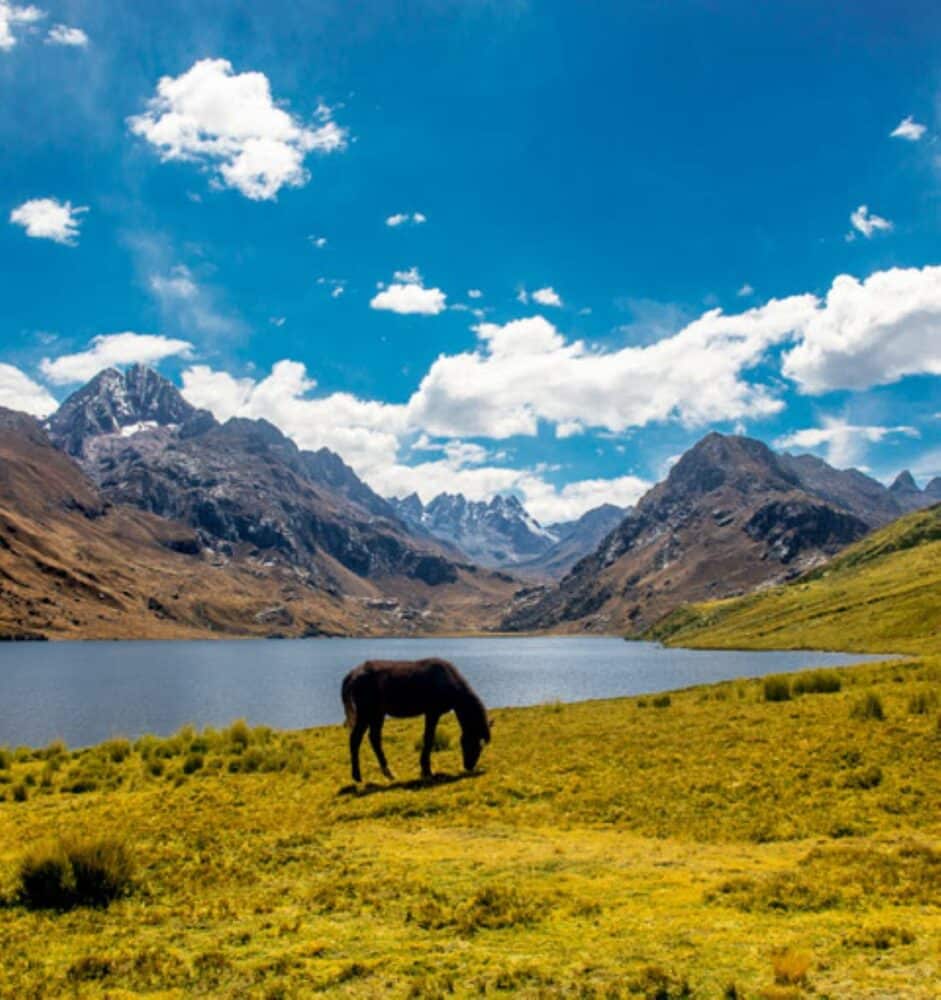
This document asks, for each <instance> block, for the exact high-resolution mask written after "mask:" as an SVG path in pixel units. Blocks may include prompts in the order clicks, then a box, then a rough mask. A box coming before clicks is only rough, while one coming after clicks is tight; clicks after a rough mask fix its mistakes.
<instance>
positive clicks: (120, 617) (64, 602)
mask: <svg viewBox="0 0 941 1000" xmlns="http://www.w3.org/2000/svg"><path fill="white" fill-rule="evenodd" d="M199 548H200V546H199V542H198V539H197V537H196V535H195V533H194V532H193V531H192V529H190V528H188V527H187V526H185V525H182V524H179V523H175V522H172V521H168V520H165V519H162V518H158V517H154V516H153V515H151V514H148V513H145V512H143V511H139V510H136V509H133V508H127V507H124V506H122V505H115V504H112V503H110V502H109V501H108V500H106V499H105V498H104V497H103V496H102V495H101V493H100V491H99V490H98V489H97V487H96V486H95V484H94V483H92V482H91V481H90V480H89V479H88V478H87V477H86V476H85V475H84V473H83V472H82V471H81V469H80V468H79V467H78V466H77V465H76V464H75V463H74V462H73V461H72V460H71V459H70V458H69V457H68V456H67V455H66V454H64V453H63V452H61V451H60V450H58V449H57V448H55V447H53V445H52V444H51V443H50V442H49V440H48V438H47V437H46V435H45V433H44V432H43V430H42V428H41V427H40V426H39V424H38V423H37V422H36V421H34V420H33V419H32V418H31V417H27V416H25V415H24V414H19V413H13V412H12V411H9V410H2V409H0V634H2V635H6V636H24V637H28V636H49V635H53V636H62V637H92V636H94V637H101V638H110V637H129V638H130V637H134V638H144V637H160V636H163V637H170V636H192V635H202V634H216V633H223V634H224V633H237V634H243V635H252V634H254V635H266V634H270V633H271V632H272V631H273V630H276V629H281V628H285V626H287V627H286V628H285V630H286V631H294V632H304V631H309V632H317V631H327V632H346V631H349V630H350V629H351V628H353V627H355V626H356V623H357V616H356V615H355V614H354V613H351V611H350V609H349V608H347V607H345V606H344V605H343V603H342V602H341V601H339V600H338V599H336V598H335V597H332V596H330V595H327V594H324V593H318V592H315V591H307V592H305V593H303V594H298V595H297V599H294V598H292V594H293V593H294V592H295V591H296V590H297V585H296V581H294V580H293V579H291V578H290V577H284V576H281V575H279V574H278V573H277V572H276V571H269V572H265V573H262V572H260V571H259V570H258V569H257V568H255V567H250V566H244V567H241V566H236V565H223V564H221V563H219V562H214V561H211V560H208V559H206V558H204V557H202V556H200V555H198V554H197V553H198V552H199ZM289 601H290V602H291V604H292V608H293V610H291V611H289V610H288V609H287V605H286V602H289ZM275 612H277V613H276V614H275ZM288 619H290V620H288Z"/></svg>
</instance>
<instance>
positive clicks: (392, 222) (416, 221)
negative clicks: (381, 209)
mask: <svg viewBox="0 0 941 1000" xmlns="http://www.w3.org/2000/svg"><path fill="white" fill-rule="evenodd" d="M427 221H428V216H427V215H424V214H423V213H422V212H412V213H411V214H409V213H408V212H396V213H395V215H390V216H389V217H388V218H387V219H386V225H387V226H389V227H391V228H392V229H395V228H397V227H398V226H404V225H405V224H406V223H410V224H411V225H413V226H420V225H422V223H425V222H427Z"/></svg>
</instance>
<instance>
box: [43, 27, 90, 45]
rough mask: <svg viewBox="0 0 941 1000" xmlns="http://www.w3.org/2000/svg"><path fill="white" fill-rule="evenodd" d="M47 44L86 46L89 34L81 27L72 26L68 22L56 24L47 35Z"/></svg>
mask: <svg viewBox="0 0 941 1000" xmlns="http://www.w3.org/2000/svg"><path fill="white" fill-rule="evenodd" d="M46 44H47V45H70V46H73V47H78V48H84V47H85V46H86V45H88V35H86V34H85V32H84V31H82V29H81V28H70V27H69V26H68V25H67V24H54V25H53V26H52V27H51V28H50V29H49V34H48V35H46Z"/></svg>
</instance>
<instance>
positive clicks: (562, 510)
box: [519, 476, 653, 524]
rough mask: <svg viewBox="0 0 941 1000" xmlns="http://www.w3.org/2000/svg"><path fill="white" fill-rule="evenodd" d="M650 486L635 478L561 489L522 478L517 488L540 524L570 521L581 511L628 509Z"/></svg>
mask: <svg viewBox="0 0 941 1000" xmlns="http://www.w3.org/2000/svg"><path fill="white" fill-rule="evenodd" d="M652 485H653V484H652V483H649V482H647V481H646V480H644V479H640V478H638V477H637V476H618V477H616V478H614V479H581V480H576V481H575V482H572V483H566V484H565V486H563V487H562V488H561V489H558V488H556V487H555V486H551V485H550V484H549V483H547V482H545V480H543V479H542V478H541V477H539V476H525V477H523V478H522V479H521V481H520V484H519V487H520V489H522V491H523V493H524V495H525V498H526V509H527V510H528V511H529V512H530V514H532V515H533V517H535V518H536V520H537V521H540V522H541V523H542V524H553V523H555V522H558V521H574V520H575V519H576V518H579V517H581V516H582V514H584V513H585V511H588V510H591V509H592V508H593V507H600V506H601V505H602V504H604V503H613V504H616V505H617V506H618V507H631V506H633V505H634V504H635V503H637V501H638V500H639V499H640V498H641V497H642V496H643V495H644V494H645V493H646V492H647V490H649V489H650V487H651V486H652Z"/></svg>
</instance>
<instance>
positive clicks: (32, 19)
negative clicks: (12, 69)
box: [0, 0, 46, 52]
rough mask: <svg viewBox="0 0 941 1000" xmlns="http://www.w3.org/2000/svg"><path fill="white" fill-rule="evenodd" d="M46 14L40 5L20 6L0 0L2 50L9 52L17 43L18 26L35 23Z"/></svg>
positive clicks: (0, 44) (0, 50) (0, 43)
mask: <svg viewBox="0 0 941 1000" xmlns="http://www.w3.org/2000/svg"><path fill="white" fill-rule="evenodd" d="M45 16H46V12H45V11H42V10H40V9H39V8H38V7H33V6H32V5H30V6H28V7H20V6H18V5H16V4H12V3H7V2H6V0H0V52H9V51H10V49H12V48H13V46H14V45H16V31H17V29H18V28H20V27H23V26H26V25H30V24H35V23H36V22H37V21H41V20H42V19H43V18H44V17H45Z"/></svg>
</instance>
